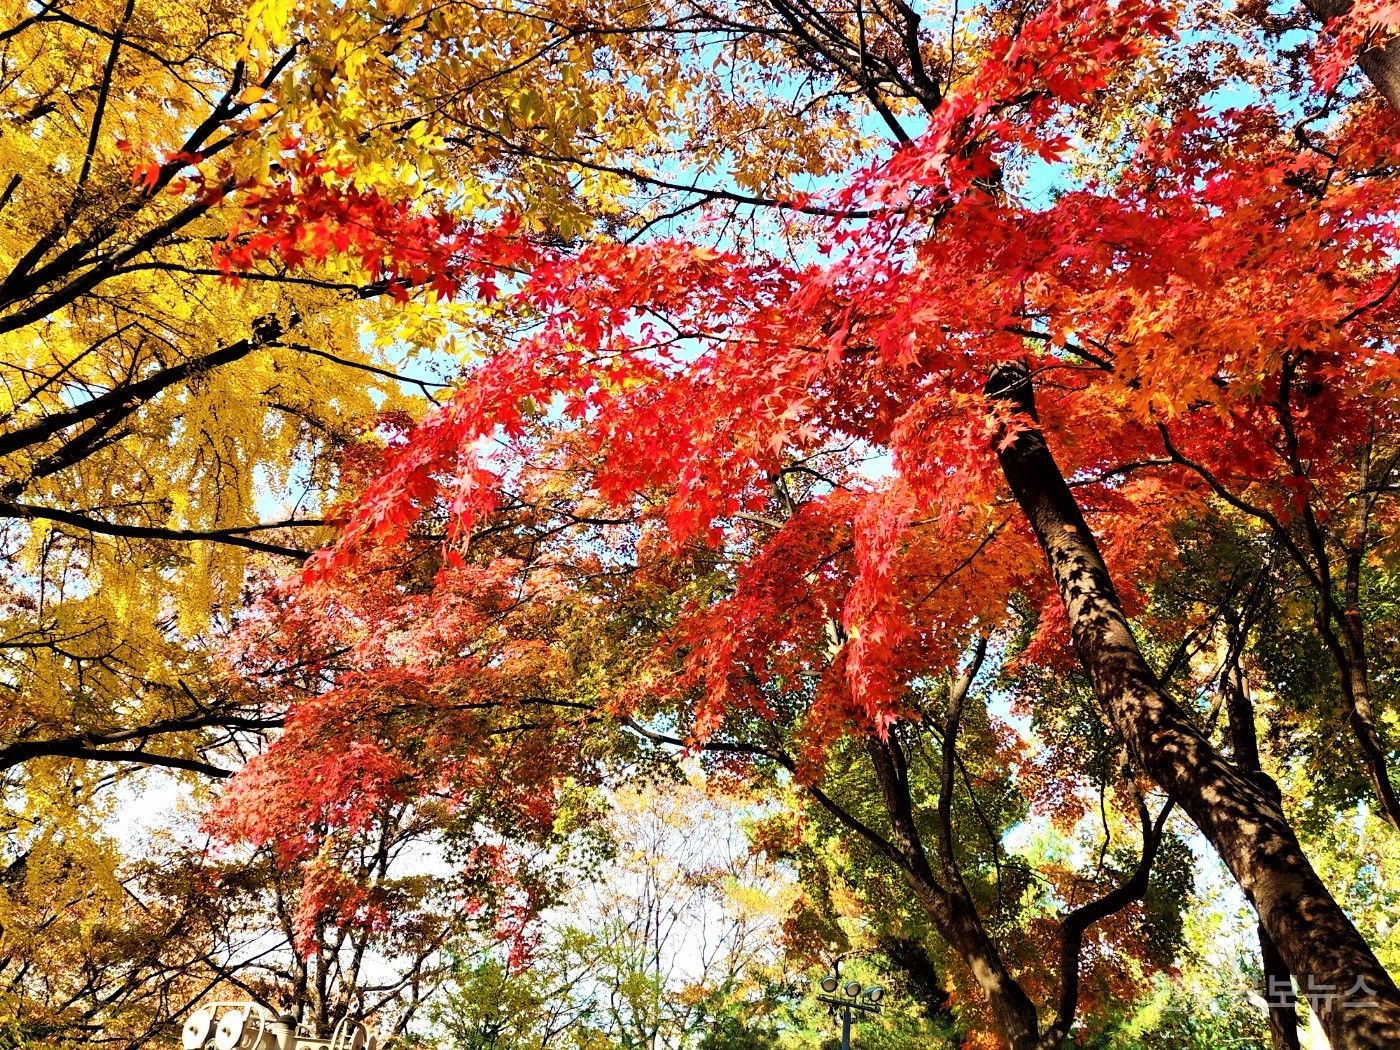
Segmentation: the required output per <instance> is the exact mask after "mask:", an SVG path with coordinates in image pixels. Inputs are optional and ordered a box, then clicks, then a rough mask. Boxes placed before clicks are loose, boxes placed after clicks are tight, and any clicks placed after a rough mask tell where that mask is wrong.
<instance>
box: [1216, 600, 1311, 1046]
mask: <svg viewBox="0 0 1400 1050" xmlns="http://www.w3.org/2000/svg"><path fill="white" fill-rule="evenodd" d="M1247 632H1248V625H1247V624H1246V625H1244V626H1242V627H1239V628H1236V629H1234V630H1232V631H1231V636H1230V648H1229V655H1228V657H1227V660H1226V668H1225V675H1224V681H1223V683H1222V685H1223V686H1224V689H1225V700H1226V707H1227V710H1228V712H1229V720H1230V752H1231V755H1232V757H1233V758H1234V760H1235V765H1236V767H1238V768H1239V770H1240V772H1241V773H1245V774H1247V775H1249V776H1251V777H1253V779H1254V781H1255V783H1257V784H1258V785H1259V786H1260V788H1262V789H1263V790H1264V791H1265V792H1267V793H1268V795H1269V797H1270V798H1272V799H1273V800H1274V803H1275V804H1276V805H1278V806H1282V805H1283V793H1282V792H1280V791H1279V789H1278V785H1277V784H1275V783H1274V780H1273V778H1272V777H1270V776H1268V775H1267V774H1265V773H1264V771H1263V769H1262V767H1261V765H1260V762H1259V737H1258V734H1257V733H1255V731H1254V704H1253V703H1252V702H1251V701H1250V698H1249V692H1248V687H1247V686H1246V684H1245V680H1244V672H1243V671H1242V670H1241V669H1240V655H1241V653H1242V652H1243V649H1244V644H1245V637H1244V635H1245V634H1246V633H1247ZM1258 936H1259V963H1260V968H1261V970H1262V971H1263V973H1262V977H1263V988H1262V992H1263V995H1264V1003H1265V1009H1266V1010H1268V1019H1269V1039H1270V1041H1271V1042H1272V1043H1273V1047H1274V1050H1301V1043H1300V1040H1299V1038H1298V1009H1297V1007H1296V1006H1295V1005H1294V1002H1293V999H1292V987H1293V985H1292V976H1293V975H1292V974H1291V973H1289V971H1288V964H1287V963H1286V962H1284V960H1283V956H1282V955H1281V954H1279V950H1278V945H1276V944H1274V939H1273V938H1272V937H1270V936H1269V931H1268V930H1266V929H1265V928H1264V926H1263V925H1262V924H1260V926H1259V930H1258Z"/></svg>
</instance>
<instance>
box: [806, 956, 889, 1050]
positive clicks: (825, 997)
mask: <svg viewBox="0 0 1400 1050" xmlns="http://www.w3.org/2000/svg"><path fill="white" fill-rule="evenodd" d="M821 988H822V991H821V994H819V995H818V996H817V999H818V1000H820V1001H821V1002H824V1003H826V1004H827V1005H828V1006H830V1007H831V1012H832V1013H835V1012H836V1011H837V1010H840V1011H841V1050H851V1014H852V1011H855V1012H858V1013H863V1014H878V1013H879V1012H880V1007H879V1006H878V1005H877V1004H878V1003H879V1002H880V1000H881V999H883V998H884V995H885V990H884V989H883V988H881V987H880V986H879V985H878V984H872V985H871V986H870V987H869V988H862V987H861V983H860V982H859V981H847V982H846V983H845V984H842V983H841V978H839V977H837V976H836V974H834V973H829V974H827V975H826V976H825V977H823V978H822V980H821Z"/></svg>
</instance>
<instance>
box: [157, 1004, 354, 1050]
mask: <svg viewBox="0 0 1400 1050" xmlns="http://www.w3.org/2000/svg"><path fill="white" fill-rule="evenodd" d="M180 1043H181V1045H182V1046H183V1047H184V1050H377V1048H378V1045H379V1040H378V1039H376V1038H375V1037H374V1036H373V1035H371V1034H370V1031H369V1029H368V1028H366V1027H365V1026H364V1023H363V1022H361V1021H351V1020H350V1018H349V1017H344V1018H342V1019H341V1021H340V1023H339V1024H338V1025H336V1026H335V1031H333V1032H332V1033H331V1037H330V1038H329V1039H322V1038H320V1037H319V1036H315V1035H312V1034H311V1033H309V1032H308V1031H306V1029H305V1028H304V1027H302V1026H301V1025H298V1024H297V1019H296V1015H295V1014H281V1015H278V1016H274V1015H273V1014H272V1012H271V1011H270V1010H268V1009H266V1008H265V1007H262V1006H259V1005H258V1004H257V1003H209V1004H208V1005H206V1006H201V1007H200V1008H199V1009H198V1010H196V1011H195V1012H194V1013H192V1014H190V1016H189V1017H187V1018H186V1019H185V1027H184V1030H183V1031H182V1032H181V1033H180Z"/></svg>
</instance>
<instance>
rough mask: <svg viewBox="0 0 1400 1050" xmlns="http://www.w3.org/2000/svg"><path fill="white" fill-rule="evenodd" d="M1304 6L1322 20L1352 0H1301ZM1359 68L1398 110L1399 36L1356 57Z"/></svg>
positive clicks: (1340, 11) (1343, 11) (1340, 12)
mask: <svg viewBox="0 0 1400 1050" xmlns="http://www.w3.org/2000/svg"><path fill="white" fill-rule="evenodd" d="M1303 2H1304V4H1305V5H1306V6H1307V9H1308V10H1309V11H1311V12H1312V13H1313V14H1315V15H1316V16H1317V17H1318V18H1320V19H1321V20H1322V21H1324V22H1326V21H1327V20H1328V19H1331V18H1336V17H1338V16H1339V15H1344V14H1346V13H1347V12H1348V11H1350V10H1351V5H1352V0H1303ZM1356 64H1357V65H1358V66H1360V67H1361V72H1363V73H1365V74H1366V76H1368V77H1369V78H1370V79H1371V83H1372V84H1374V85H1376V90H1377V91H1379V92H1380V93H1381V95H1382V97H1384V98H1385V100H1386V101H1387V102H1389V103H1390V105H1391V106H1392V108H1394V109H1395V110H1397V111H1400V37H1397V38H1395V39H1393V40H1390V41H1387V42H1386V43H1385V44H1383V45H1382V46H1381V47H1372V48H1368V49H1367V50H1365V51H1363V52H1361V54H1360V55H1358V56H1357V58H1356Z"/></svg>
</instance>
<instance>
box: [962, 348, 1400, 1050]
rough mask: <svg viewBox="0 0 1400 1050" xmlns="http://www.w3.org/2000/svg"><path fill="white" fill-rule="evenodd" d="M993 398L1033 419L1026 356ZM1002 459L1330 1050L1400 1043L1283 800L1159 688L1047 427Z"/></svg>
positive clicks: (1106, 678) (1162, 766)
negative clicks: (1233, 761) (1305, 994)
mask: <svg viewBox="0 0 1400 1050" xmlns="http://www.w3.org/2000/svg"><path fill="white" fill-rule="evenodd" d="M987 394H988V396H990V397H993V398H997V399H1002V400H1005V401H1008V402H1010V403H1011V404H1013V405H1014V406H1015V407H1017V408H1019V409H1020V410H1022V411H1023V412H1025V413H1026V414H1027V415H1028V416H1029V417H1030V420H1031V421H1035V419H1036V416H1035V400H1034V396H1033V393H1032V389H1031V381H1030V374H1029V371H1028V369H1027V368H1026V367H1025V366H1023V365H1007V366H1003V367H1001V368H999V369H997V370H996V372H994V373H993V375H992V377H991V378H990V379H989V380H988V383H987ZM998 458H999V459H1000V461H1001V466H1002V470H1003V472H1004V473H1005V475H1006V479H1007V482H1008V483H1009V484H1010V486H1011V491H1012V493H1013V494H1014V495H1015V497H1016V501H1017V503H1018V504H1019V505H1020V507H1021V509H1022V511H1023V512H1024V513H1025V515H1026V517H1027V519H1028V520H1029V522H1030V524H1031V527H1032V528H1033V529H1034V531H1035V535H1036V538H1037V539H1038V540H1039V542H1040V545H1041V548H1042V549H1043V550H1044V552H1045V556H1046V559H1047V560H1048V562H1049V564H1050V570H1051V573H1052V574H1053V576H1054V579H1055V584H1056V587H1057V588H1058V590H1059V593H1060V597H1061V599H1062V600H1063V602H1064V605H1065V611H1066V615H1067V617H1068V620H1069V624H1070V629H1071V632H1072V634H1073V637H1074V644H1075V648H1076V650H1077V652H1078V655H1079V659H1080V661H1081V663H1082V664H1083V666H1084V668H1085V670H1086V672H1087V673H1088V675H1089V678H1090V680H1091V682H1092V683H1093V687H1094V692H1095V694H1096V696H1097V698H1098V700H1099V703H1100V705H1101V706H1102V707H1103V710H1104V713H1105V715H1106V716H1107V717H1108V719H1109V720H1110V721H1111V722H1112V723H1113V725H1114V726H1115V727H1116V728H1117V729H1118V731H1119V732H1120V733H1121V734H1122V736H1123V739H1124V741H1125V742H1126V744H1127V747H1128V750H1129V752H1130V754H1131V755H1132V757H1133V759H1134V762H1135V763H1136V765H1137V767H1138V768H1139V769H1141V770H1143V771H1144V772H1145V773H1146V774H1147V775H1148V776H1150V777H1152V778H1153V779H1154V780H1155V781H1156V782H1157V783H1158V784H1159V785H1160V786H1161V787H1162V788H1163V789H1164V790H1165V791H1166V792H1167V793H1168V795H1170V797H1171V798H1172V799H1174V800H1175V801H1176V802H1177V804H1179V805H1180V806H1181V807H1182V808H1183V809H1184V810H1185V811H1186V812H1187V813H1188V814H1189V815H1190V817H1191V819H1192V820H1193V821H1194V822H1195V823H1196V826H1197V827H1199V828H1200V829H1201V832H1202V833H1203V834H1204V835H1205V836H1206V838H1207V839H1208V840H1209V841H1210V843H1211V844H1212V845H1213V846H1214V847H1215V849H1216V851H1217V852H1218V853H1219V854H1220V857H1221V859H1222V860H1223V861H1224V862H1225V865H1226V867H1227V868H1229V870H1230V873H1231V874H1232V875H1233V876H1234V878H1235V880H1236V881H1237V882H1238V883H1239V885H1240V887H1241V889H1242V890H1243V891H1244V893H1245V895H1246V896H1247V897H1248V898H1249V900H1250V901H1251V902H1252V903H1253V905H1254V907H1255V909H1256V911H1257V912H1258V915H1259V923H1260V925H1261V926H1262V927H1263V928H1264V930H1265V931H1266V932H1267V933H1268V935H1269V937H1270V938H1271V940H1272V942H1273V944H1274V945H1275V946H1276V947H1277V948H1278V951H1279V955H1280V957H1281V958H1282V959H1283V961H1284V962H1285V963H1286V964H1287V966H1288V968H1289V970H1290V971H1291V972H1292V973H1293V974H1295V975H1296V976H1297V977H1298V979H1299V981H1300V982H1302V983H1303V985H1304V988H1305V990H1308V989H1310V990H1312V991H1313V992H1319V991H1324V992H1327V991H1328V990H1330V993H1329V994H1323V995H1319V996H1318V999H1317V1010H1316V1012H1317V1014H1318V1017H1319V1020H1320V1021H1321V1023H1322V1027H1323V1029H1324V1031H1326V1033H1327V1037H1328V1039H1329V1040H1330V1041H1331V1044H1332V1047H1333V1050H1361V1048H1375V1050H1382V1048H1393V1047H1397V1046H1400V991H1397V989H1396V987H1395V983H1394V982H1393V981H1392V980H1391V978H1390V975H1389V974H1388V973H1386V971H1385V969H1384V968H1383V967H1382V966H1381V965H1380V963H1379V961H1377V959H1376V956H1375V954H1374V953H1373V952H1372V951H1371V949H1370V947H1369V946H1368V945H1367V944H1366V942H1365V940H1364V939H1363V938H1362V937H1361V935H1360V933H1359V932H1358V931H1357V929H1356V927H1355V926H1354V925H1353V924H1352V922H1351V920H1350V919H1349V918H1347V916H1346V913H1345V912H1343V911H1342V909H1341V908H1340V907H1339V906H1338V905H1337V902H1336V901H1335V900H1334V899H1333V898H1332V895H1331V894H1330V893H1329V892H1328V890H1327V887H1326V886H1325V885H1323V883H1322V880H1321V879H1320V878H1318V876H1317V873H1316V872H1315V871H1314V870H1313V868H1312V865H1311V864H1310V863H1309V862H1308V859H1307V857H1306V856H1305V855H1304V853H1303V850H1302V847H1301V846H1300V845H1299V843H1298V839H1297V836H1296V835H1294V833H1293V829H1292V828H1291V827H1290V826H1289V824H1288V822H1287V820H1285V818H1284V816H1283V812H1282V809H1281V808H1280V807H1279V805H1278V803H1277V801H1276V800H1275V799H1273V798H1271V797H1270V796H1269V794H1268V792H1266V791H1264V790H1262V789H1261V787H1260V786H1259V785H1258V784H1257V783H1256V782H1255V781H1254V780H1252V779H1251V778H1250V777H1248V776H1246V775H1242V774H1241V773H1240V772H1239V771H1238V770H1236V769H1235V768H1234V767H1233V766H1231V765H1230V764H1229V763H1228V762H1226V761H1225V759H1224V758H1223V757H1222V755H1221V754H1220V752H1219V751H1218V750H1217V749H1216V748H1215V747H1214V746H1213V745H1212V744H1211V743H1210V741H1208V740H1207V739H1206V738H1205V737H1204V736H1203V735H1202V734H1201V732H1200V731H1199V730H1198V729H1197V728H1196V727H1195V725H1194V724H1193V723H1192V721H1191V719H1190V717H1189V716H1188V715H1187V714H1186V712H1185V711H1184V710H1182V708H1181V707H1180V706H1179V705H1178V704H1176V702H1175V701H1173V700H1172V699H1171V697H1169V696H1168V695H1167V694H1166V693H1165V692H1164V691H1163V690H1162V688H1161V686H1160V684H1159V683H1158V680H1157V677H1156V675H1155V674H1154V673H1153V672H1152V670H1151V668H1149V667H1148V666H1147V662H1146V660H1145V659H1144V658H1143V655H1142V652H1141V650H1140V649H1139V648H1138V645H1137V641H1136V639H1135V638H1134V637H1133V634H1132V631H1131V630H1130V629H1129V627H1128V622H1127V619H1126V618H1125V616H1124V614H1123V608H1122V603H1121V602H1120V600H1119V598H1118V595H1117V592H1116V591H1115V589H1114V587H1113V583H1112V580H1111V579H1110V577H1109V574H1108V569H1107V566H1106V565H1105V564H1104V561H1103V557H1102V555H1101V554H1100V552H1099V548H1098V544H1097V543H1096V542H1095V540H1094V537H1093V534H1092V533H1091V532H1090V531H1089V527H1088V525H1087V524H1086V523H1085V521H1084V516H1083V514H1082V512H1081V511H1080V509H1079V506H1078V504H1077V503H1076V502H1075V500H1074V497H1073V495H1072V494H1071V492H1070V489H1069V486H1068V484H1067V483H1066V481H1065V477H1064V475H1063V474H1062V473H1061V472H1060V469H1059V467H1058V465H1057V464H1056V463H1055V460H1054V457H1053V456H1052V455H1051V453H1050V449H1049V447H1048V446H1047V444H1046V442H1045V437H1044V435H1043V434H1042V433H1041V431H1040V430H1039V429H1038V428H1037V427H1034V426H1032V427H1030V428H1028V429H1025V430H1022V431H1020V432H1019V433H1018V434H1016V436H1015V438H1014V440H1012V441H1011V442H1010V443H1009V445H1007V447H1005V448H1003V449H1001V450H1000V451H999V452H998ZM1362 986H1364V990H1363V987H1362ZM1360 1002H1365V1003H1368V1004H1369V1005H1367V1006H1365V1007H1361V1006H1357V1005H1355V1004H1357V1003H1360ZM1348 1003H1350V1004H1352V1005H1346V1004H1348Z"/></svg>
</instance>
